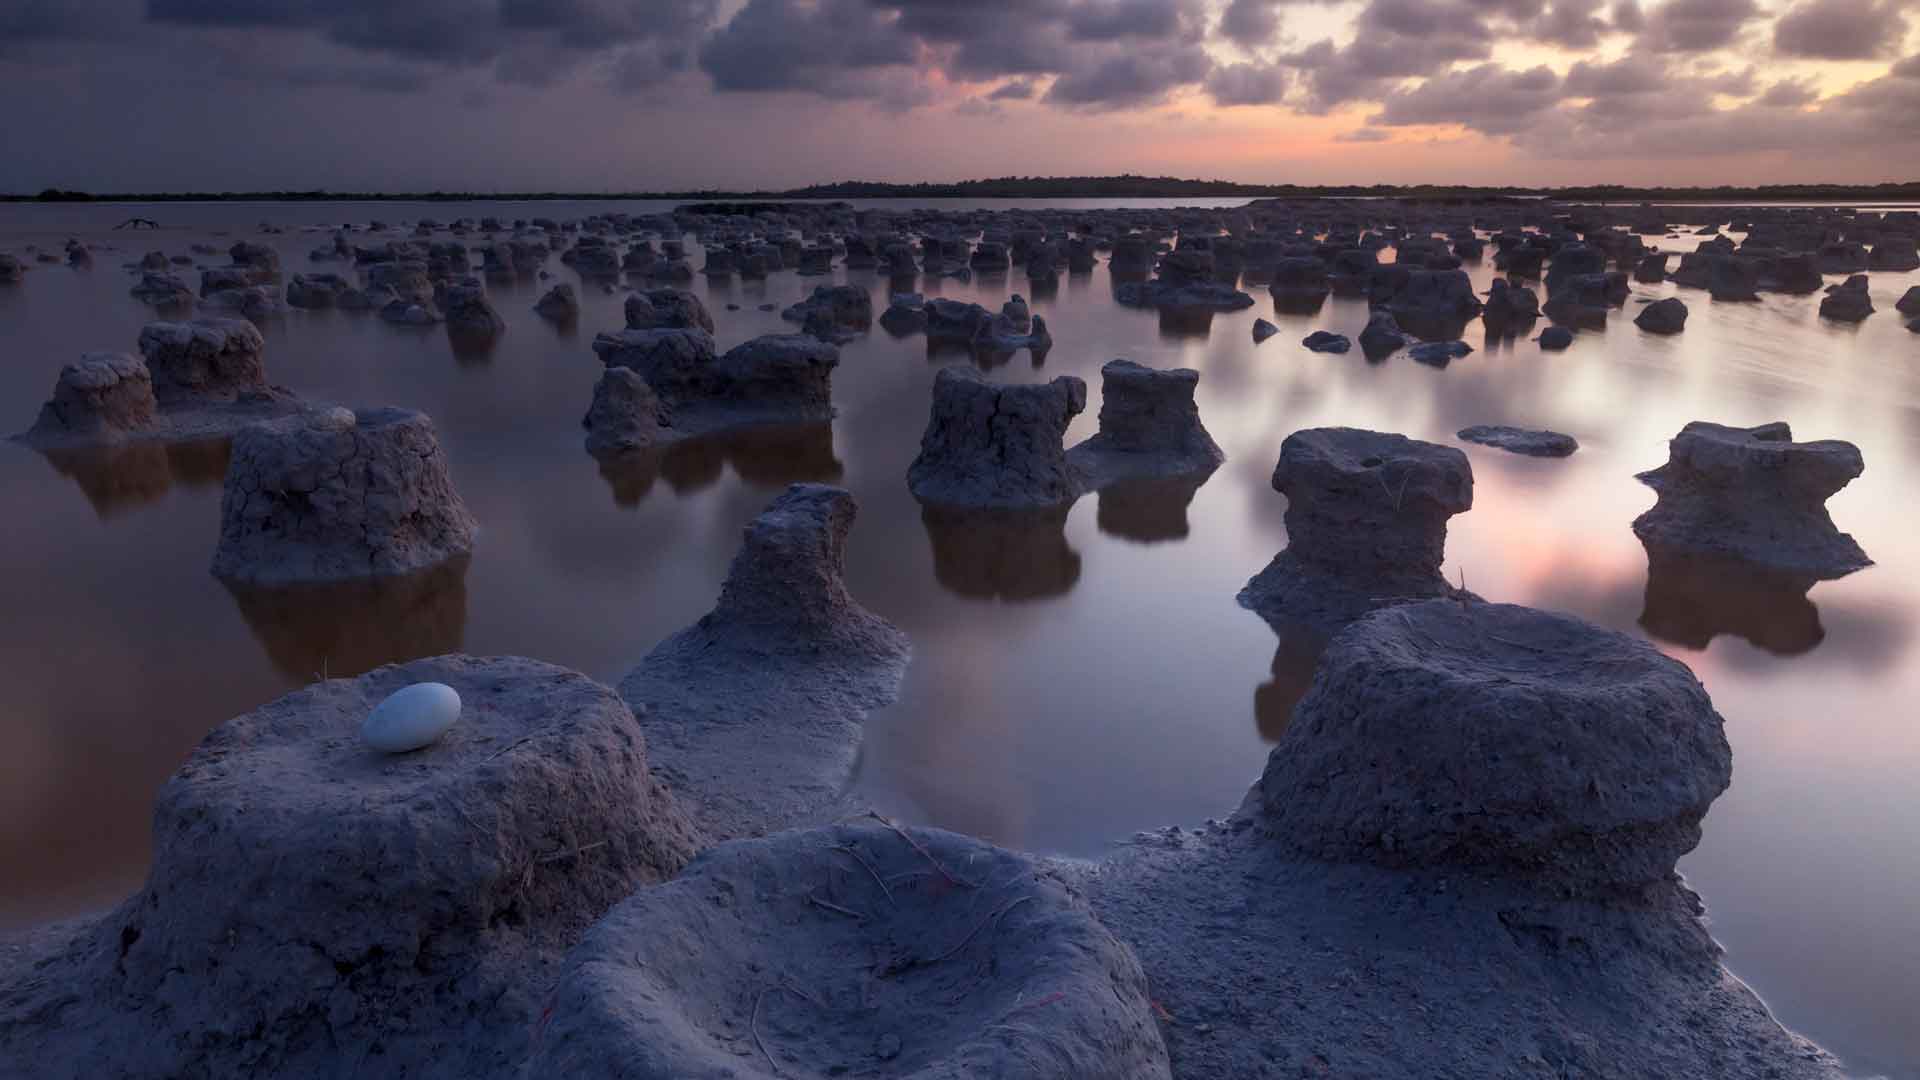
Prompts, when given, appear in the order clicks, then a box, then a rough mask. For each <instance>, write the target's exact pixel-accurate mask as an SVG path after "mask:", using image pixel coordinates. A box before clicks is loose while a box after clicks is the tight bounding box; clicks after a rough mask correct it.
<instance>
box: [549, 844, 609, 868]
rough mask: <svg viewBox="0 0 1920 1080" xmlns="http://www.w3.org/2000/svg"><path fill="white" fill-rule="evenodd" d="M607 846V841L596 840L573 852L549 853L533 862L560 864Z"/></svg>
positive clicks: (582, 845)
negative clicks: (562, 861) (565, 860)
mask: <svg viewBox="0 0 1920 1080" xmlns="http://www.w3.org/2000/svg"><path fill="white" fill-rule="evenodd" d="M606 846H607V841H605V840H595V841H594V842H593V843H591V844H581V845H580V846H579V847H577V848H574V849H573V850H572V851H554V852H549V853H548V854H545V855H542V856H540V857H539V858H537V859H535V860H533V861H534V862H536V863H550V862H559V861H560V860H561V859H572V858H577V857H578V856H580V855H581V854H583V853H585V852H589V851H592V850H593V849H594V848H603V847H606Z"/></svg>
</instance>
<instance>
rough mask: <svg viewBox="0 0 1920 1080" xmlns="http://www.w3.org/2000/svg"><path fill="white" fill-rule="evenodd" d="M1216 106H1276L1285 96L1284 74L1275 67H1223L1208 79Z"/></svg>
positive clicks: (1258, 65) (1218, 68) (1270, 65)
mask: <svg viewBox="0 0 1920 1080" xmlns="http://www.w3.org/2000/svg"><path fill="white" fill-rule="evenodd" d="M1206 91H1207V94H1208V95H1209V96H1211V97H1212V98H1213V100H1214V103H1215V104H1217V105H1276V104H1279V102H1280V99H1281V98H1283V97H1285V96H1286V93H1287V71H1286V69H1285V68H1283V67H1281V66H1280V65H1278V64H1222V65H1220V66H1218V67H1215V68H1214V69H1213V71H1212V73H1211V74H1209V75H1208V76H1207V81H1206Z"/></svg>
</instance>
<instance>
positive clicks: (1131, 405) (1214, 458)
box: [1067, 360, 1227, 487]
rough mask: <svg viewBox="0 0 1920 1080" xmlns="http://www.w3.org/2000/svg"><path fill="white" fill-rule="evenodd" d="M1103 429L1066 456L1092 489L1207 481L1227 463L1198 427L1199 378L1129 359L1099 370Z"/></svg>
mask: <svg viewBox="0 0 1920 1080" xmlns="http://www.w3.org/2000/svg"><path fill="white" fill-rule="evenodd" d="M1100 378H1101V385H1100V430H1099V432H1098V433H1097V434H1095V435H1094V436H1093V437H1092V438H1090V439H1088V440H1087V441H1085V442H1083V443H1081V444H1079V445H1078V446H1075V447H1074V448H1073V449H1072V450H1070V451H1068V452H1067V457H1068V459H1069V460H1070V461H1072V462H1073V463H1074V465H1075V466H1077V467H1078V468H1079V469H1080V470H1081V471H1082V472H1084V473H1085V474H1086V475H1087V476H1088V477H1089V478H1090V481H1091V483H1092V484H1093V486H1095V487H1105V486H1106V485H1108V484H1111V483H1114V482H1117V481H1120V480H1124V479H1128V478H1135V477H1157V476H1174V475H1193V474H1198V475H1201V476H1205V475H1207V474H1210V473H1212V472H1213V470H1214V469H1216V468H1218V467H1219V465H1220V463H1221V462H1223V461H1225V460H1226V459H1227V455H1226V454H1225V453H1223V452H1222V451H1221V449H1220V446H1219V444H1218V443H1215V442H1214V441H1213V436H1211V435H1209V434H1207V429H1206V427H1205V426H1204V425H1202V424H1201V423H1200V408H1199V406H1198V405H1196V404H1195V403H1194V400H1193V393H1194V390H1195V388H1196V387H1198V386H1199V384H1200V373H1199V372H1197V371H1194V370H1193V369H1192V368H1173V369H1170V370H1158V369H1155V368H1150V367H1147V366H1145V365H1143V364H1136V363H1134V362H1133V361H1131V360H1110V361H1108V362H1107V363H1106V364H1105V365H1104V366H1102V367H1101V368H1100Z"/></svg>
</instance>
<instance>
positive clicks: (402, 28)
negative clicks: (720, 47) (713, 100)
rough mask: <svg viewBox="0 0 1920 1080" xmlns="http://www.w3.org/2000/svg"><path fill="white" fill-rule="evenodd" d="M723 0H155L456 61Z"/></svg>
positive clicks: (645, 32)
mask: <svg viewBox="0 0 1920 1080" xmlns="http://www.w3.org/2000/svg"><path fill="white" fill-rule="evenodd" d="M716 10H717V0H147V4H146V15H147V18H148V19H149V20H151V21H153V22H157V23H167V24H172V25H176V26H193V27H209V28H219V27H224V28H253V29H272V28H280V29H303V30H312V31H316V32H318V33H320V34H323V35H324V36H325V37H326V38H327V39H328V40H330V41H333V42H335V43H337V44H340V45H346V46H349V47H352V48H356V49H362V50H365V51H368V52H382V53H391V54H394V55H398V56H404V57H409V58H413V59H419V60H429V61H437V62H441V63H449V64H470V63H483V62H488V61H493V60H495V59H498V58H500V57H502V56H504V55H507V54H509V53H511V52H512V51H513V50H515V49H518V48H522V47H531V48H534V49H536V50H537V49H539V48H543V47H553V46H559V47H564V48H568V49H575V50H580V51H601V50H606V49H609V48H611V47H614V46H618V45H622V44H626V43H630V42H636V41H643V40H658V39H665V38H669V37H691V36H692V35H694V34H696V33H698V32H700V31H701V30H703V29H704V28H705V27H706V26H707V24H708V23H710V22H711V21H712V20H713V18H714V15H715V13H716Z"/></svg>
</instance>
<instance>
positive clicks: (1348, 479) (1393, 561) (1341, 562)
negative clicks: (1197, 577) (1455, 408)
mask: <svg viewBox="0 0 1920 1080" xmlns="http://www.w3.org/2000/svg"><path fill="white" fill-rule="evenodd" d="M1273 488H1274V490H1275V491H1278V492H1280V493H1281V494H1282V495H1285V496H1286V497H1287V513H1286V523H1287V547H1286V550H1284V551H1282V552H1281V553H1280V554H1279V555H1277V556H1275V557H1274V560H1273V562H1272V563H1270V564H1269V565H1268V566H1267V568H1266V569H1265V570H1262V571H1261V572H1260V573H1259V574H1257V575H1255V576H1254V578H1253V580H1251V581H1249V582H1247V587H1246V588H1245V589H1242V590H1241V591H1240V604H1241V606H1243V607H1247V608H1251V609H1252V610H1254V611H1255V612H1257V613H1259V614H1260V616H1261V617H1263V618H1265V619H1267V620H1268V621H1269V622H1274V623H1298V624H1302V625H1306V626H1313V627H1317V628H1320V629H1323V630H1327V631H1331V630H1332V629H1336V628H1338V627H1339V626H1340V625H1343V624H1344V623H1347V622H1350V621H1352V620H1353V619H1356V618H1359V617H1360V616H1361V615H1364V614H1366V613H1367V612H1369V611H1372V610H1373V609H1375V608H1379V607H1384V606H1386V605H1389V604H1398V603H1406V602H1408V601H1411V600H1425V599H1429V598H1432V597H1436V596H1451V595H1454V594H1455V593H1456V590H1455V589H1454V588H1453V587H1452V586H1450V585H1448V584H1447V581H1446V579H1445V578H1444V577H1442V576H1441V574H1440V564H1441V563H1442V562H1444V561H1445V559H1446V544H1447V519H1448V518H1450V517H1452V516H1453V515H1455V514H1458V513H1461V512H1463V511H1465V510H1469V509H1471V508H1472V507H1473V466H1472V465H1470V464H1468V462H1467V456H1466V455H1465V454H1463V453H1461V452H1460V451H1459V450H1457V449H1455V448H1453V447H1450V446H1439V445H1436V444H1434V443H1428V442H1421V441H1419V440H1417V439H1409V438H1407V437H1406V436H1404V435H1392V434H1385V433H1382V432H1377V431H1362V430H1360V429H1358V428H1310V429H1307V430H1304V431H1296V432H1294V433H1293V434H1292V435H1289V436H1287V439H1286V441H1285V442H1284V443H1282V444H1281V446H1280V462H1279V464H1278V465H1276V466H1275V467H1274V470H1273Z"/></svg>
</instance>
